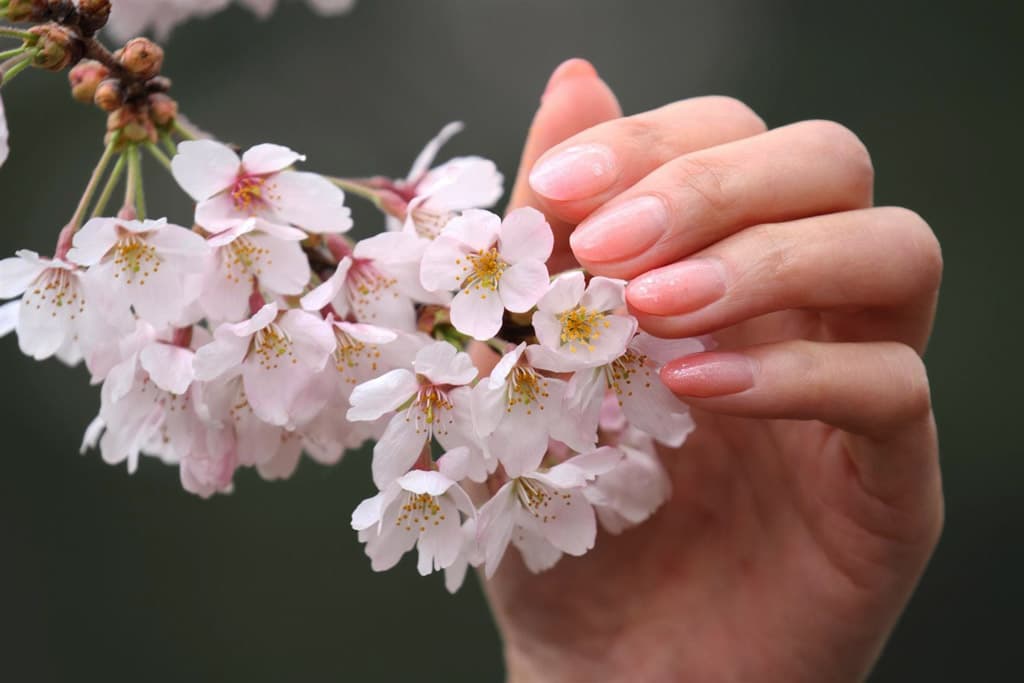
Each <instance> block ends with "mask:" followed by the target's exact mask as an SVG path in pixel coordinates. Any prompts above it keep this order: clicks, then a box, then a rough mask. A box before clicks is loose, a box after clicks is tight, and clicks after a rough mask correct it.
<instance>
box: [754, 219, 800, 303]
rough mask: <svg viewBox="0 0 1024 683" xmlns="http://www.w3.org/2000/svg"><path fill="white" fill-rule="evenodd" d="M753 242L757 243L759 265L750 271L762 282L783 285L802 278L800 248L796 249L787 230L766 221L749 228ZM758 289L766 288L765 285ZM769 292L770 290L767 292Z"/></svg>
mask: <svg viewBox="0 0 1024 683" xmlns="http://www.w3.org/2000/svg"><path fill="white" fill-rule="evenodd" d="M747 234H748V235H749V237H750V239H751V244H754V245H756V247H755V248H756V251H757V254H758V256H757V259H758V264H757V267H756V268H754V269H753V272H751V273H750V275H751V277H752V278H756V280H757V281H758V282H761V283H769V282H771V283H780V284H782V285H783V286H785V285H786V284H788V283H790V282H792V281H794V280H796V281H799V280H801V278H800V273H799V268H800V261H799V259H798V258H797V255H798V253H799V250H797V249H794V248H793V245H792V242H791V240H790V238H789V236H788V235H786V234H785V231H784V230H782V229H781V227H780V226H779V225H777V224H773V223H766V224H762V225H755V226H754V227H752V228H748V229H747ZM758 289H764V287H763V285H762V286H761V287H759V288H758ZM765 293H766V294H768V292H765Z"/></svg>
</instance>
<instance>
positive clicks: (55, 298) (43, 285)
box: [21, 268, 85, 320]
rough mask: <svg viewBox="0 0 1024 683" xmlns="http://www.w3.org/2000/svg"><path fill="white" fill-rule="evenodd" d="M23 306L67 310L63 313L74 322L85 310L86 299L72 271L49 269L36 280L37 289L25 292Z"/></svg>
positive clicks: (22, 299) (54, 312) (55, 312)
mask: <svg viewBox="0 0 1024 683" xmlns="http://www.w3.org/2000/svg"><path fill="white" fill-rule="evenodd" d="M21 305H22V306H35V307H36V308H37V309H38V308H41V307H43V306H47V307H49V308H53V309H65V310H64V311H63V312H67V313H68V315H69V317H70V318H71V319H72V320H74V318H75V316H76V315H77V314H78V313H81V312H82V311H84V310H85V299H84V298H82V296H81V295H80V294H79V292H78V283H77V281H76V280H75V278H74V276H73V275H72V274H71V271H69V270H66V269H64V268H47V269H46V270H44V271H43V274H42V275H41V276H40V277H39V278H38V279H37V280H36V282H35V287H33V288H31V289H30V290H28V291H26V292H25V295H24V296H23V297H22V298H21ZM65 307H66V308H65ZM76 309H77V310H76ZM53 315H54V316H56V315H57V310H54V311H53Z"/></svg>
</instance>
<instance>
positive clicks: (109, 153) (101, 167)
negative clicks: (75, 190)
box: [70, 135, 118, 232]
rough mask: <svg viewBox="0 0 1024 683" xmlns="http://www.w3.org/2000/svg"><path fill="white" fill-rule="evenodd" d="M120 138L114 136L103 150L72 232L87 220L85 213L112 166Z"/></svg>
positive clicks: (79, 207)
mask: <svg viewBox="0 0 1024 683" xmlns="http://www.w3.org/2000/svg"><path fill="white" fill-rule="evenodd" d="M117 138H118V136H116V135H115V136H112V137H111V138H110V142H108V143H107V148H106V149H105V150H103V156H101V157H100V160H99V161H98V162H97V163H96V168H94V169H93V171H92V176H91V177H90V178H89V184H88V185H86V186H85V192H83V193H82V198H81V199H80V200H78V208H76V209H75V213H74V215H73V216H72V217H71V223H70V225H71V231H72V232H74V231H75V230H78V228H79V227H81V225H82V219H83V218H85V212H86V211H88V210H89V202H91V201H92V197H93V195H94V194H96V188H98V187H99V185H100V180H102V179H103V174H104V173H106V170H107V166H109V165H110V160H111V159H113V158H114V147H116V146H117Z"/></svg>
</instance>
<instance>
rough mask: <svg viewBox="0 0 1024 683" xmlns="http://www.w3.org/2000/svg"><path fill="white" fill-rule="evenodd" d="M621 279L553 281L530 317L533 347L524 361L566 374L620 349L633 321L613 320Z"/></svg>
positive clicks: (621, 295) (576, 275) (621, 300)
mask: <svg viewBox="0 0 1024 683" xmlns="http://www.w3.org/2000/svg"><path fill="white" fill-rule="evenodd" d="M625 285H626V283H625V282H624V281H622V280H615V279H612V278H606V277H594V278H591V280H590V284H585V279H584V276H583V273H581V272H580V271H571V272H569V273H565V274H563V275H560V276H559V277H557V278H556V279H555V280H554V282H552V283H551V288H550V289H549V290H548V292H547V294H545V295H544V296H543V297H542V298H541V300H540V301H539V302H537V312H536V313H534V314H533V327H534V330H535V331H536V333H537V339H538V340H539V341H540V345H539V346H533V347H531V348H530V350H529V351H528V354H529V358H530V362H531V363H532V364H533V365H534V366H536V367H538V368H543V369H545V370H551V371H553V372H571V371H574V370H579V369H581V368H590V367H597V366H599V365H605V364H606V363H609V362H611V361H612V360H614V359H616V358H618V357H619V356H621V355H622V353H623V352H624V351H625V350H626V344H627V343H628V342H629V340H630V339H631V338H632V337H633V333H634V332H635V331H636V319H635V318H633V317H632V316H627V315H617V314H616V313H615V311H616V310H618V309H620V308H622V307H623V306H624V305H625Z"/></svg>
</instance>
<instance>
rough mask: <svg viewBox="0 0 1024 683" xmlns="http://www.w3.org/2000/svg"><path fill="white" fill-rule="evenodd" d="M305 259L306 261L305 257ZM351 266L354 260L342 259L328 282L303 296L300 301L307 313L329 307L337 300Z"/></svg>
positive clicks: (341, 313)
mask: <svg viewBox="0 0 1024 683" xmlns="http://www.w3.org/2000/svg"><path fill="white" fill-rule="evenodd" d="M303 259H305V257H303ZM351 265H352V259H350V258H348V257H346V258H344V259H342V262H341V263H339V264H338V268H337V269H336V270H335V271H334V274H333V275H331V277H329V278H327V280H326V281H324V282H323V283H322V284H320V285H319V286H318V287H316V288H315V289H314V290H313V291H311V292H309V293H308V294H306V295H305V296H303V297H302V299H301V300H300V301H299V305H301V306H302V307H303V308H304V309H306V310H307V311H319V310H320V309H322V308H324V307H325V306H327V305H329V304H330V303H331V302H332V301H334V299H336V298H337V296H338V295H339V294H340V293H341V290H342V288H343V287H344V286H345V276H346V275H348V270H349V267H351ZM338 314H339V315H344V313H343V312H341V311H338Z"/></svg>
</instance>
